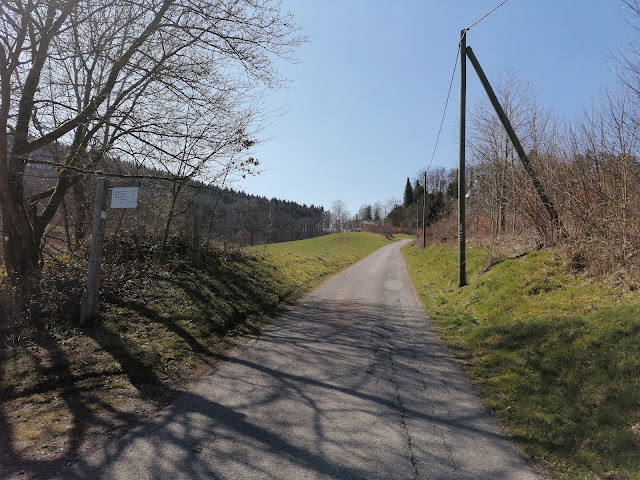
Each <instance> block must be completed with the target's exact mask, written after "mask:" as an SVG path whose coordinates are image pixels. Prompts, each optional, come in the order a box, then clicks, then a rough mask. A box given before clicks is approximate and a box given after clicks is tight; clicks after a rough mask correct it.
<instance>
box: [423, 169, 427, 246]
mask: <svg viewBox="0 0 640 480" xmlns="http://www.w3.org/2000/svg"><path fill="white" fill-rule="evenodd" d="M426 212H427V172H424V195H423V196H422V248H427V221H426V220H427V219H426V218H425V216H426V214H427V213H426Z"/></svg>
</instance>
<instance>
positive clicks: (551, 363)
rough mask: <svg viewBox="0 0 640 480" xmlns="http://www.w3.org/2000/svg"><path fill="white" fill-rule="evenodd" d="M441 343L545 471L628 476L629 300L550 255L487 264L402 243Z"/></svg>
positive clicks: (634, 471)
mask: <svg viewBox="0 0 640 480" xmlns="http://www.w3.org/2000/svg"><path fill="white" fill-rule="evenodd" d="M403 254H404V255H405V258H406V260H407V265H408V267H409V271H410V276H411V278H412V281H413V282H414V285H415V287H416V290H417V291H418V294H419V297H420V299H421V301H422V302H423V304H424V306H425V308H426V310H427V312H428V314H429V316H430V318H432V319H433V321H434V323H435V325H436V328H437V329H438V331H439V333H440V335H441V336H442V338H443V339H444V341H445V343H447V345H448V346H449V347H450V348H451V349H452V351H453V352H454V353H456V354H457V355H458V356H459V358H460V359H461V360H462V361H463V363H464V364H465V366H466V367H467V369H468V371H469V373H470V376H471V378H472V380H473V381H474V383H475V385H476V387H477V388H478V390H479V391H480V393H481V394H482V395H483V396H484V397H485V399H486V401H487V404H488V405H489V407H490V408H491V409H492V411H493V412H494V414H495V415H496V416H497V418H498V419H499V420H500V421H501V422H503V423H504V424H505V425H506V426H507V427H508V428H509V429H510V431H511V432H512V434H513V436H514V439H515V440H516V441H517V442H518V443H519V445H520V446H521V447H522V448H523V449H524V450H525V451H526V452H527V453H529V454H531V455H533V456H534V457H535V458H536V459H537V460H538V461H539V462H540V464H541V465H542V466H544V467H545V468H546V469H547V470H548V471H549V472H550V473H551V474H552V475H553V476H554V477H555V478H562V479H598V478H608V479H637V478H640V436H638V435H637V434H634V432H633V430H632V427H633V426H634V425H637V424H639V423H640V299H639V297H638V295H637V294H623V293H622V292H620V291H618V290H617V289H615V288H610V287H607V286H606V285H604V284H601V283H596V282H589V281H586V279H584V278H581V277H576V276H575V275H572V274H571V273H569V272H568V270H567V269H566V268H565V267H564V266H563V265H562V263H561V262H559V261H558V260H556V259H555V257H554V252H553V251H536V252H531V253H529V254H528V255H526V256H523V257H521V258H518V259H507V260H504V261H502V262H500V263H498V264H496V265H494V266H493V267H492V268H490V269H488V270H487V271H485V269H486V268H487V261H488V252H487V250H486V248H484V247H483V246H481V245H473V246H470V247H469V248H468V251H467V268H468V270H467V277H468V279H470V280H469V285H468V286H466V287H464V288H463V289H459V288H457V250H456V248H455V247H451V246H433V247H430V248H428V249H426V250H424V251H422V250H420V249H418V248H415V247H410V246H409V247H405V248H404V249H403Z"/></svg>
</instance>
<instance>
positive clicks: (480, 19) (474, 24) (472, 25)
mask: <svg viewBox="0 0 640 480" xmlns="http://www.w3.org/2000/svg"><path fill="white" fill-rule="evenodd" d="M508 1H509V0H504V1H503V2H502V3H501V4H500V5H498V6H497V7H495V8H494V9H493V10H491V11H490V12H489V13H487V14H486V15H485V16H484V17H482V18H479V19H478V20H476V21H475V22H474V23H472V24H471V25H470V26H468V27H467V28H465V31H468V30H471V29H472V28H473V27H475V26H476V25H477V24H479V23H480V22H481V21H483V20H484V19H485V18H487V17H488V16H489V15H491V14H492V13H493V12H495V11H496V10H498V9H499V8H500V7H501V6H503V5H504V4H505V3H507V2H508Z"/></svg>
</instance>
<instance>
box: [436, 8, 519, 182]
mask: <svg viewBox="0 0 640 480" xmlns="http://www.w3.org/2000/svg"><path fill="white" fill-rule="evenodd" d="M508 1H509V0H504V1H503V2H502V3H500V4H499V5H498V6H496V7H494V8H493V9H492V10H491V11H489V12H488V13H486V14H485V15H484V16H482V17H480V18H479V19H478V20H476V21H475V22H473V23H472V24H471V25H470V26H468V27H467V28H465V29H464V30H463V31H465V32H467V31H469V30H471V29H472V28H473V27H475V26H476V25H477V24H479V23H480V22H481V21H483V20H484V19H485V18H487V17H488V16H489V15H491V14H492V13H493V12H495V11H496V10H498V9H499V8H500V7H501V6H503V5H504V4H505V3H507V2H508ZM459 58H460V44H458V51H457V53H456V61H455V62H454V64H453V72H452V73H451V81H450V82H449V91H448V92H447V100H446V101H445V104H444V111H443V112H442V119H441V120H440V128H439V129H438V136H437V137H436V144H435V146H434V147H433V153H432V154H431V159H430V160H429V165H428V166H427V171H429V170H430V169H431V164H432V163H433V159H434V158H435V156H436V150H437V148H438V143H439V142H440V135H441V134H442V126H443V125H444V119H445V116H446V114H447V107H448V106H449V98H450V97H451V88H452V87H453V81H454V79H455V75H456V68H457V66H458V59H459Z"/></svg>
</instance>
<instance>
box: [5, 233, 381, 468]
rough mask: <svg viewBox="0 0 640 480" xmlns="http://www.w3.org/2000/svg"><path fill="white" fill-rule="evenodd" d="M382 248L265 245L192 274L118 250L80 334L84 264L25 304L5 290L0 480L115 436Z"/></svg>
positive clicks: (49, 279)
mask: <svg viewBox="0 0 640 480" xmlns="http://www.w3.org/2000/svg"><path fill="white" fill-rule="evenodd" d="M387 243H389V241H387V240H384V239H382V238H380V237H378V236H376V235H373V234H366V233H360V234H340V235H329V236H326V237H320V238H316V239H311V240H304V241H300V242H291V243H288V244H280V245H269V246H268V254H267V255H266V256H263V255H260V254H256V253H254V252H250V251H247V250H239V249H228V248H217V249H214V250H210V251H207V252H204V253H203V263H202V265H201V266H199V267H194V266H192V265H191V264H190V263H189V262H188V260H187V259H188V254H189V249H188V248H187V247H186V246H182V247H181V248H176V249H174V250H172V251H171V252H170V255H168V256H169V257H170V259H169V260H164V261H162V262H159V261H156V260H154V257H153V255H149V256H145V255H144V252H143V254H141V255H142V256H140V250H139V251H138V253H139V255H135V254H134V251H136V247H135V246H134V245H130V246H127V245H120V246H119V247H118V249H117V251H114V252H111V253H109V254H107V255H105V258H109V259H111V263H107V264H105V265H103V275H102V288H101V303H100V314H99V318H98V319H97V320H96V321H94V322H92V323H91V324H89V325H86V326H84V327H78V326H77V325H76V324H75V321H76V319H77V318H78V317H79V305H78V304H79V298H80V292H81V291H82V288H83V284H84V275H85V273H86V265H71V264H58V265H56V266H55V268H51V269H50V270H49V271H45V272H43V275H42V280H41V282H42V284H41V285H40V287H39V288H40V290H39V293H38V294H37V295H36V297H37V298H35V299H34V300H32V301H31V302H28V303H21V302H20V301H17V300H16V299H15V298H14V299H12V298H10V297H11V296H10V295H9V293H10V288H9V287H7V285H4V286H3V288H4V287H6V288H4V290H3V294H4V297H3V298H2V300H3V304H2V305H0V307H2V308H0V312H2V313H3V317H4V318H3V320H4V321H3V323H2V324H0V330H1V332H0V333H2V336H3V340H4V341H3V342H2V345H0V478H7V477H10V476H11V475H14V474H17V473H19V472H21V471H22V472H24V473H25V474H27V475H28V476H29V477H30V478H41V477H46V476H47V475H51V473H52V472H53V471H56V470H58V469H60V468H64V466H65V465H69V464H71V463H73V462H74V461H76V460H77V458H78V457H80V456H81V455H82V454H83V452H85V451H87V450H88V449H91V448H93V447H94V446H95V445H98V444H100V443H101V442H104V441H106V439H108V438H114V437H117V436H120V435H122V434H123V433H124V432H125V431H127V430H129V429H131V428H132V427H134V426H136V425H138V424H139V423H140V422H141V421H143V420H144V419H145V418H147V417H149V416H150V415H152V414H153V413H154V412H156V411H157V410H158V409H159V408H161V407H162V406H164V405H166V404H168V403H170V402H171V401H172V399H173V398H175V396H176V395H177V394H178V393H179V392H180V391H181V390H182V389H183V388H184V387H185V386H186V385H187V384H188V383H189V382H191V381H193V380H195V379H196V378H198V377H199V376H200V375H202V374H203V373H205V372H206V371H207V370H208V369H209V368H210V367H211V365H213V364H214V363H215V362H216V361H218V360H220V359H223V358H224V352H225V350H226V349H227V348H229V346H231V345H234V344H237V342H239V341H241V340H242V339H243V338H246V337H247V335H251V334H253V333H255V332H257V331H258V330H259V329H260V327H261V326H262V325H263V324H264V323H265V322H267V321H268V320H269V319H271V318H273V317H274V316H275V315H277V314H278V313H280V312H282V311H283V310H284V309H285V308H287V306H288V305H289V304H290V303H291V302H292V301H293V300H295V299H296V298H297V297H299V296H300V295H301V294H303V293H305V292H306V291H308V290H310V289H311V288H313V287H314V286H315V285H317V284H318V283H320V282H321V281H322V279H324V278H326V277H327V276H328V275H331V274H334V273H336V272H337V271H339V270H342V269H343V268H345V267H347V266H349V265H350V264H352V263H354V262H356V261H357V260H359V259H361V258H363V257H365V256H366V255H367V254H369V253H371V252H373V251H374V250H376V249H377V248H379V247H381V246H383V245H385V244H387ZM260 251H261V250H260ZM119 255H120V256H119ZM18 300H19V299H18ZM20 314H22V315H23V316H24V315H27V314H28V315H30V317H29V318H27V319H26V320H25V318H19V315H20Z"/></svg>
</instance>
